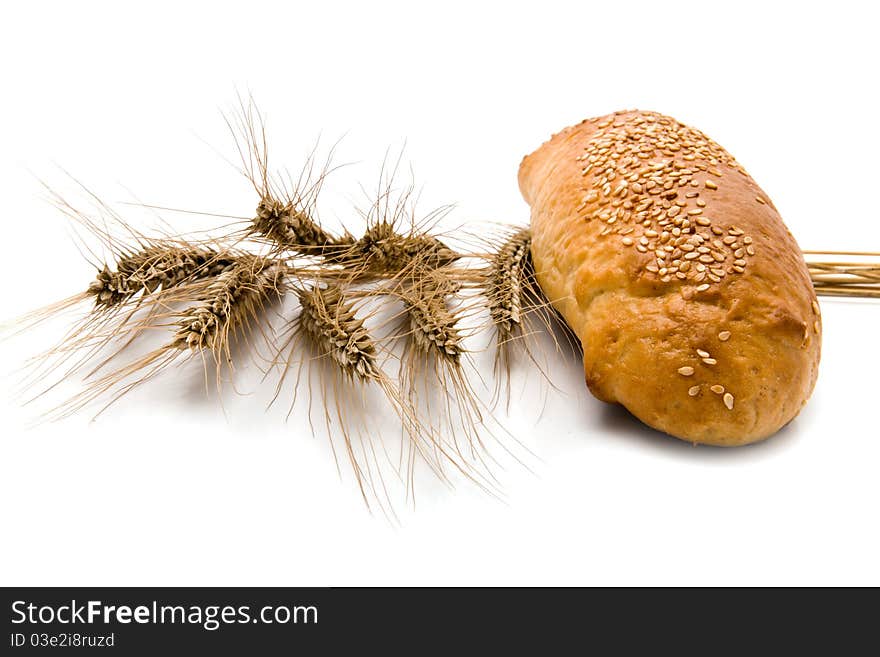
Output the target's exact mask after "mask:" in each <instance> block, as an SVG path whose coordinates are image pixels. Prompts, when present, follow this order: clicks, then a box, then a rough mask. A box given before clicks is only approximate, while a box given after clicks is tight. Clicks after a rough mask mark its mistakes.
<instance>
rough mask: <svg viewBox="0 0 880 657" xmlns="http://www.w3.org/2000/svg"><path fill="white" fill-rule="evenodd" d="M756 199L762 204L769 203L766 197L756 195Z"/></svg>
mask: <svg viewBox="0 0 880 657" xmlns="http://www.w3.org/2000/svg"><path fill="white" fill-rule="evenodd" d="M755 200H756V201H757V202H758V203H760V204H761V205H766V204H767V201H765V200H764V199H762V198H761V197H760V196H756V197H755Z"/></svg>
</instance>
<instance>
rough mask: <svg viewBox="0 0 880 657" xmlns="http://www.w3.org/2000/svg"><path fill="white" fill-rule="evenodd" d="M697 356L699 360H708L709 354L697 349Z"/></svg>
mask: <svg viewBox="0 0 880 657" xmlns="http://www.w3.org/2000/svg"><path fill="white" fill-rule="evenodd" d="M697 354H698V355H699V356H700V358H708V357H709V352H708V351H705V350H703V349H697Z"/></svg>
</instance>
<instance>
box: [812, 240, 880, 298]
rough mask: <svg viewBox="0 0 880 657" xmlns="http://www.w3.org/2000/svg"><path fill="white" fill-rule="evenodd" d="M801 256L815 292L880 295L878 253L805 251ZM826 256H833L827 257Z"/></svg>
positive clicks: (840, 295) (879, 256)
mask: <svg viewBox="0 0 880 657" xmlns="http://www.w3.org/2000/svg"><path fill="white" fill-rule="evenodd" d="M804 256H805V257H806V260H807V267H808V268H809V271H810V278H811V279H812V281H813V286H814V288H815V289H816V294H818V295H821V296H835V297H865V298H875V299H876V298H880V253H873V252H863V251H804ZM828 256H832V257H833V258H834V259H833V260H827V259H826V258H827V257H828ZM841 256H842V257H843V260H842V261H841Z"/></svg>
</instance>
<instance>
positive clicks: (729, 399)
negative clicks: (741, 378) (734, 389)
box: [724, 392, 733, 411]
mask: <svg viewBox="0 0 880 657" xmlns="http://www.w3.org/2000/svg"><path fill="white" fill-rule="evenodd" d="M724 405H725V406H727V410H728V411H732V410H733V395H731V394H730V393H729V392H728V393H725V395H724Z"/></svg>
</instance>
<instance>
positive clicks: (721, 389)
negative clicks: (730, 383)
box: [709, 383, 724, 395]
mask: <svg viewBox="0 0 880 657" xmlns="http://www.w3.org/2000/svg"><path fill="white" fill-rule="evenodd" d="M709 390H711V391H712V392H714V393H715V394H716V395H723V394H724V386H722V385H718V384H717V383H716V384H715V385H714V386H712V387H711V388H709Z"/></svg>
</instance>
